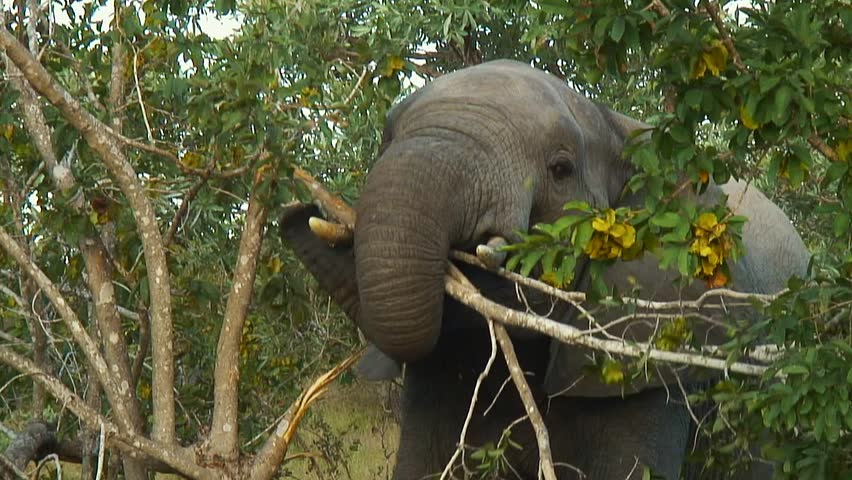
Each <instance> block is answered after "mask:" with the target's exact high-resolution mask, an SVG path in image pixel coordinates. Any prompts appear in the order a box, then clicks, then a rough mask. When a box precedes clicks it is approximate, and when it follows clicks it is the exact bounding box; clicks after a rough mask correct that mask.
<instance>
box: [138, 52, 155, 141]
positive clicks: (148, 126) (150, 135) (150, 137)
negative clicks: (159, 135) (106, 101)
mask: <svg viewBox="0 0 852 480" xmlns="http://www.w3.org/2000/svg"><path fill="white" fill-rule="evenodd" d="M138 64H139V51H138V50H136V48H134V49H133V80H134V81H135V82H136V99H137V100H138V101H139V108H140V109H141V110H142V120H143V121H144V122H145V131H146V132H147V133H148V141H149V142H151V143H154V134H153V132H151V124H150V123H148V112H147V111H146V110H145V101H144V100H142V87H141V86H140V85H139V67H138Z"/></svg>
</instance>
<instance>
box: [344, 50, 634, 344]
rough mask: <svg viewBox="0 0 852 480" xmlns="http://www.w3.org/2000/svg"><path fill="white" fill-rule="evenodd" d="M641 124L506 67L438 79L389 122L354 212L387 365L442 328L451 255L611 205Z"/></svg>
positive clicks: (373, 321)
mask: <svg viewBox="0 0 852 480" xmlns="http://www.w3.org/2000/svg"><path fill="white" fill-rule="evenodd" d="M641 126H642V125H641V124H640V123H638V122H636V121H633V120H631V119H629V118H627V117H625V116H622V115H620V114H617V113H615V112H613V111H611V110H609V109H607V108H605V107H602V106H600V105H597V104H595V103H593V102H591V101H589V100H588V99H587V98H585V97H583V96H581V95H580V94H578V93H576V92H574V91H573V90H571V89H570V88H568V86H567V85H566V84H565V83H564V82H562V81H560V80H559V79H557V78H555V77H553V76H551V75H549V74H546V73H544V72H540V71H538V70H535V69H533V68H531V67H530V66H528V65H524V64H521V63H517V62H511V61H498V62H491V63H487V64H483V65H480V66H476V67H472V68H467V69H464V70H460V71H458V72H455V73H452V74H449V75H446V76H443V77H440V78H439V79H437V80H435V81H434V82H432V83H431V84H429V85H427V86H426V87H424V88H422V89H420V90H419V91H417V92H416V93H414V94H413V95H411V96H409V97H408V98H407V99H406V100H405V101H404V102H402V103H401V104H399V105H398V106H397V107H396V108H395V109H394V110H393V112H392V114H391V115H390V118H389V120H388V123H387V126H386V128H385V132H384V139H383V146H382V149H381V156H380V158H379V159H378V161H377V162H376V164H375V166H374V167H373V169H372V171H371V172H370V174H369V176H368V178H367V182H366V185H365V187H364V189H363V190H362V193H361V198H360V200H359V202H358V204H357V213H358V223H357V225H356V229H355V240H354V255H355V271H356V275H357V286H358V290H359V303H360V312H359V315H358V319H357V321H358V323H359V326H360V327H361V329H362V330H363V331H364V333H365V335H366V337H367V338H368V339H369V340H370V341H372V342H373V343H374V344H375V345H376V346H378V348H379V349H380V350H382V351H383V352H385V353H387V354H388V355H390V356H391V357H393V358H394V359H397V360H400V361H409V360H414V359H418V358H420V357H422V356H424V355H425V354H427V353H428V352H429V351H430V350H431V349H432V348H433V347H434V345H435V343H436V342H437V340H438V336H439V333H440V331H441V328H442V326H441V319H442V308H443V304H444V301H443V297H444V287H443V285H444V275H445V273H446V259H447V255H448V251H449V249H450V248H459V249H466V248H470V247H472V246H474V245H475V244H477V243H479V242H484V241H485V240H487V238H488V237H491V236H502V237H505V238H508V239H514V238H516V236H517V235H516V232H517V231H524V230H526V229H527V227H528V226H529V225H531V224H533V223H535V222H539V221H549V220H553V219H555V218H557V217H558V216H559V215H560V214H561V212H562V206H563V205H564V204H565V202H567V201H569V200H585V201H587V202H589V203H590V204H592V205H595V206H599V207H603V206H609V205H612V204H613V203H614V202H615V201H616V199H617V198H618V197H619V195H620V193H621V191H622V189H623V187H624V184H625V182H626V181H627V180H628V179H629V178H630V176H631V174H632V172H631V169H630V168H629V166H628V164H627V163H626V162H625V161H624V160H623V159H622V157H621V153H622V150H623V148H624V144H625V142H626V141H627V139H628V138H629V135H630V133H631V132H632V131H633V130H635V129H637V128H640V127H641Z"/></svg>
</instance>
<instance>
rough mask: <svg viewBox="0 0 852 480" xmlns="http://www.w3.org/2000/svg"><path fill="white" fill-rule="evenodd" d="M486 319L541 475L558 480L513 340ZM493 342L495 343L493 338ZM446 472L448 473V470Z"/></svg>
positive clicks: (456, 275)
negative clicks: (528, 428)
mask: <svg viewBox="0 0 852 480" xmlns="http://www.w3.org/2000/svg"><path fill="white" fill-rule="evenodd" d="M449 272H450V276H451V277H453V279H454V280H455V281H457V282H459V283H460V284H461V285H464V286H465V287H467V288H469V289H471V290H473V291H477V290H476V287H474V286H473V284H472V283H471V282H470V280H468V279H467V277H465V276H464V274H463V273H462V272H461V271H460V270H459V269H458V268H456V266H455V265H453V264H452V263H451V264H450V268H449ZM486 318H487V319H488V328H489V330H491V331H492V334H493V335H494V336H496V338H497V341H498V342H499V343H500V350H502V351H503V356H504V357H505V358H506V367H507V368H508V369H509V375H510V376H511V377H512V381H513V382H514V383H515V388H516V389H517V390H518V395H520V397H521V401H522V402H523V404H524V411H525V413H526V414H527V417H529V419H530V424H531V425H532V427H533V431H535V438H536V443H538V455H539V464H538V467H539V473H540V474H541V475H542V476H544V478H545V480H556V471H554V469H553V455H551V453H550V434H549V433H548V432H547V427H546V426H545V424H544V419H543V418H542V416H541V412H539V410H538V406H537V405H536V402H535V398H534V397H533V394H532V391H531V390H530V386H529V384H528V383H527V379H526V378H524V372H523V371H522V370H521V366H520V364H519V363H518V356H517V355H515V347H514V345H512V339H511V338H509V333H508V332H506V328H505V327H503V325H500V324H496V325H492V324H493V320H492V319H491V318H490V317H486ZM491 341H492V342H493V341H494V340H493V337H492V340H491ZM492 353H493V352H492ZM492 358H493V357H492ZM483 373H484V372H483ZM462 438H464V437H462ZM444 472H445V473H446V469H445V470H444ZM442 478H443V477H442Z"/></svg>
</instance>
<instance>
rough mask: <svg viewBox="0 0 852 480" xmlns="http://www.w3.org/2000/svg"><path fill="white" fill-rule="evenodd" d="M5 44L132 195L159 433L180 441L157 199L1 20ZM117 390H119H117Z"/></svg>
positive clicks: (0, 44)
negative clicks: (145, 280)
mask: <svg viewBox="0 0 852 480" xmlns="http://www.w3.org/2000/svg"><path fill="white" fill-rule="evenodd" d="M0 48H2V49H3V50H5V51H6V55H7V56H8V57H9V59H10V60H11V61H12V62H13V63H14V64H15V66H17V68H18V69H19V70H20V71H21V73H22V74H23V76H24V78H26V79H27V81H28V82H29V84H30V85H31V86H32V88H33V89H34V90H35V91H36V92H38V93H39V94H41V95H42V96H44V97H45V98H46V99H47V100H48V101H49V102H50V103H51V104H53V105H54V106H55V107H56V108H57V109H58V110H59V112H60V113H61V114H62V116H63V117H64V118H65V120H67V121H68V123H70V124H71V125H73V126H74V128H76V129H77V130H78V131H80V133H81V134H82V135H83V137H84V138H85V140H86V142H87V143H88V144H89V146H91V148H92V149H93V150H94V151H95V152H97V153H98V155H99V156H100V158H101V160H102V161H103V162H104V165H106V167H107V168H108V169H109V171H110V173H111V174H112V175H113V176H114V177H115V179H116V181H117V184H118V185H119V187H120V188H121V191H122V193H123V194H124V196H125V197H126V198H127V201H128V203H129V204H130V207H131V209H132V211H133V216H134V219H135V220H136V228H137V230H138V231H139V234H140V238H141V240H142V247H143V251H144V254H145V264H146V267H147V271H148V272H149V273H148V275H149V285H150V295H151V320H152V321H151V323H152V329H151V330H152V338H153V345H154V348H153V357H154V372H153V382H152V389H153V403H154V408H153V413H154V429H153V432H154V437H155V438H156V439H158V440H163V441H165V442H167V443H171V442H173V441H174V438H175V432H174V425H175V410H174V408H175V406H174V391H173V388H174V376H175V372H174V357H173V348H172V343H173V341H172V338H173V334H172V315H171V292H170V287H169V285H170V280H169V270H168V265H167V264H166V255H165V249H164V248H163V241H162V237H161V235H160V230H159V225H158V223H157V218H156V216H155V215H154V209H153V207H152V206H151V202H150V200H149V199H148V197H147V195H146V194H145V190H144V189H143V188H142V184H141V182H140V181H139V178H138V177H137V175H136V172H135V171H134V169H133V166H132V165H131V164H130V162H129V161H128V160H127V158H126V157H125V155H124V153H123V152H122V149H121V145H119V144H118V143H117V142H116V141H115V138H114V137H113V136H112V135H111V134H110V133H109V132H110V131H111V130H110V128H109V127H108V126H107V125H105V124H104V123H103V122H101V121H100V120H98V119H97V118H96V117H95V116H94V115H92V114H91V113H89V112H88V111H87V110H86V109H85V108H83V106H82V105H81V104H80V102H79V101H77V99H75V98H74V97H73V96H72V95H71V94H70V93H69V92H68V91H66V90H65V89H64V88H62V86H60V85H59V84H58V83H57V82H56V80H55V79H54V78H53V77H52V76H51V75H50V73H48V71H47V70H45V68H44V67H43V66H42V65H41V64H40V63H39V62H38V61H37V60H36V59H35V58H33V56H32V55H31V54H30V53H29V52H28V51H27V49H26V47H24V46H23V45H21V43H20V42H19V41H18V40H17V39H16V38H15V37H14V35H12V34H11V33H10V32H9V31H8V30H7V29H6V28H5V26H0ZM113 393H114V392H113Z"/></svg>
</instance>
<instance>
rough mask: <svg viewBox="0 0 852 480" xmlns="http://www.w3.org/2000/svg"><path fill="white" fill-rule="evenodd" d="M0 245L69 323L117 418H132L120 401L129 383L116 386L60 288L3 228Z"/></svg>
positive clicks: (98, 352) (73, 335)
mask: <svg viewBox="0 0 852 480" xmlns="http://www.w3.org/2000/svg"><path fill="white" fill-rule="evenodd" d="M0 248H2V249H3V250H5V251H6V253H7V254H8V255H9V256H10V257H12V258H13V259H14V260H15V261H16V262H17V263H18V265H20V266H21V268H22V269H23V270H24V271H25V272H26V273H27V275H29V276H30V277H31V278H32V279H33V280H34V281H35V282H36V284H37V285H38V286H39V288H41V289H42V291H43V292H44V293H45V295H46V296H47V298H48V299H49V300H50V303H51V304H53V306H54V308H55V309H56V311H57V313H59V315H60V317H62V320H63V321H64V322H65V324H66V325H68V330H69V331H70V332H71V336H72V337H73V338H74V341H75V342H77V344H78V345H80V348H82V350H83V354H84V355H85V356H86V360H87V361H88V362H89V364H90V365H91V367H92V368H93V369H94V370H95V373H96V375H97V378H98V381H99V382H100V383H101V384H102V385H103V386H104V390H105V391H106V394H107V398H108V399H109V401H110V404H111V405H112V407H113V409H114V410H115V412H116V415H117V416H118V417H119V418H131V417H130V413H129V412H128V411H127V405H126V404H125V403H124V402H123V401H122V399H123V398H124V396H125V395H126V394H127V390H129V389H130V386H129V385H128V384H126V383H125V384H122V385H121V388H119V386H118V385H116V383H115V381H114V380H113V378H112V376H111V375H110V370H109V367H108V366H107V363H106V362H105V361H104V358H103V357H102V356H101V353H100V351H99V350H98V346H97V344H96V343H95V342H94V340H92V338H91V337H90V336H89V335H88V334H87V333H86V330H85V328H84V327H83V324H82V323H80V320H79V319H78V318H77V314H76V313H74V310H73V309H72V308H71V306H70V305H68V303H67V302H66V301H65V298H64V297H63V296H62V293H61V292H60V291H59V289H58V288H56V285H54V284H53V282H51V281H50V279H49V278H47V276H46V275H45V274H44V272H42V271H41V269H39V268H38V266H36V265H35V264H34V263H33V262H32V261H31V260H30V259H29V257H27V255H26V253H25V252H24V251H23V249H22V248H21V246H20V245H18V242H16V241H15V240H14V239H13V238H12V237H10V236H9V234H8V233H6V230H5V229H3V228H2V227H0ZM128 432H131V433H132V432H133V430H128Z"/></svg>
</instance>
